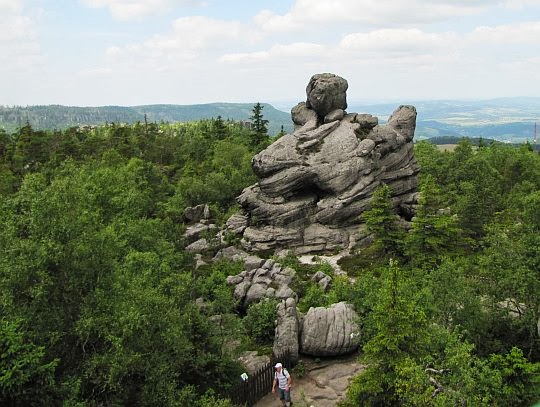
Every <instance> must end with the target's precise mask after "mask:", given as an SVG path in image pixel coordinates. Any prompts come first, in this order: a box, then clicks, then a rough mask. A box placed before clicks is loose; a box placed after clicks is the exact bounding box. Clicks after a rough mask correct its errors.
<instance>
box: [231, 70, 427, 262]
mask: <svg viewBox="0 0 540 407" xmlns="http://www.w3.org/2000/svg"><path fill="white" fill-rule="evenodd" d="M347 86H348V85H347V81H346V80H345V79H343V78H340V77H338V76H336V75H333V74H319V75H314V76H313V77H312V78H311V80H310V81H309V84H308V86H307V88H306V93H307V101H306V102H305V103H304V102H302V103H299V104H298V105H297V106H295V107H294V108H293V109H292V111H291V114H292V120H293V122H294V123H295V126H296V130H295V131H294V132H293V133H292V134H286V135H285V136H283V137H281V138H279V139H278V140H276V141H275V142H274V143H273V144H271V145H270V146H269V147H268V148H266V149H265V150H263V151H261V152H260V153H259V154H257V155H256V156H255V157H253V160H252V165H253V170H254V172H255V174H256V175H257V176H258V177H259V181H258V182H257V184H255V185H252V186H250V187H248V188H246V189H244V191H243V192H242V194H241V195H240V196H239V197H238V201H239V203H240V204H241V206H242V207H243V211H244V213H245V215H242V216H245V217H244V218H242V221H241V222H240V219H236V218H235V219H231V220H230V224H231V226H232V225H236V224H238V225H239V227H238V228H235V227H234V226H233V227H231V229H237V230H238V231H239V232H238V233H242V232H240V230H243V234H242V236H243V239H242V245H243V246H244V248H245V249H246V250H249V251H255V252H257V251H277V250H279V249H283V248H286V249H290V250H293V251H294V252H295V253H297V254H298V253H307V252H332V251H335V250H339V249H350V248H353V247H354V246H355V245H357V244H359V243H360V242H364V241H366V237H367V235H366V233H365V227H364V225H363V223H362V217H361V215H362V213H363V212H364V211H365V210H367V209H368V208H369V205H370V200H371V196H372V194H373V192H374V191H375V190H376V189H377V187H379V186H380V185H381V184H387V185H389V186H390V188H391V191H392V201H393V203H394V207H395V210H396V213H398V214H399V215H400V216H401V217H402V218H403V219H405V220H410V218H411V217H412V216H413V214H414V207H415V205H416V200H417V188H418V180H417V174H418V171H419V166H418V164H417V163H416V160H415V158H414V154H413V142H412V140H413V136H414V130H415V127H416V109H415V108H414V107H412V106H400V107H398V108H397V109H396V110H395V111H394V112H393V113H392V115H391V116H390V118H389V120H388V124H386V125H379V124H378V119H377V117H374V116H372V115H369V114H364V113H362V114H358V113H347V112H345V109H346V108H347V102H346V90H347ZM240 225H241V226H240ZM244 226H245V228H244Z"/></svg>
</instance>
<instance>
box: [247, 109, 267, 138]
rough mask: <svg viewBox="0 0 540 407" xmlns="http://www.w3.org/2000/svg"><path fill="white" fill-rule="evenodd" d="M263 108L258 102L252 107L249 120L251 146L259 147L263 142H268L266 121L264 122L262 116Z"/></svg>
mask: <svg viewBox="0 0 540 407" xmlns="http://www.w3.org/2000/svg"><path fill="white" fill-rule="evenodd" d="M263 108H264V106H263V105H261V104H260V103H259V102H257V103H256V104H255V106H253V110H252V113H253V114H252V115H251V116H250V118H249V119H250V120H251V130H252V133H253V144H254V145H261V144H262V143H264V142H265V141H268V120H266V119H265V118H264V116H263V114H262V110H263Z"/></svg>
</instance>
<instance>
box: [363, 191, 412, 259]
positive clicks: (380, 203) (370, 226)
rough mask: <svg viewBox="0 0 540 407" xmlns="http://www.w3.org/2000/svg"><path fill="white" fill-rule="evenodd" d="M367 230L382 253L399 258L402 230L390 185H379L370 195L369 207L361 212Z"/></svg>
mask: <svg viewBox="0 0 540 407" xmlns="http://www.w3.org/2000/svg"><path fill="white" fill-rule="evenodd" d="M362 218H363V219H364V222H365V223H366V227H367V230H368V231H369V232H370V233H372V234H373V238H374V240H373V245H374V246H375V248H376V249H377V250H378V251H379V252H380V253H382V254H384V255H387V256H390V257H393V258H399V257H401V253H402V249H401V246H402V240H403V230H402V228H401V226H400V225H399V223H398V216H397V215H396V213H395V211H394V206H393V204H392V200H391V191H390V187H389V186H388V185H386V184H383V185H381V186H380V187H379V188H377V189H376V190H375V192H374V193H373V196H372V197H371V202H370V209H369V210H367V211H365V212H364V213H363V214H362Z"/></svg>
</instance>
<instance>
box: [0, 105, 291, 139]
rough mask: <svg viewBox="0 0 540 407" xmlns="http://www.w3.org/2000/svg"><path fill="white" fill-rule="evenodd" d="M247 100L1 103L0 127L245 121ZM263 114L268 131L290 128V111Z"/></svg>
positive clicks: (248, 109)
mask: <svg viewBox="0 0 540 407" xmlns="http://www.w3.org/2000/svg"><path fill="white" fill-rule="evenodd" d="M253 105H254V103H253V104H250V103H208V104H200V105H142V106H97V107H77V106H62V105H46V106H26V107H23V106H13V107H7V106H0V128H4V129H5V130H6V131H8V132H12V131H14V130H16V129H17V128H19V127H21V126H23V125H24V124H26V123H27V122H28V123H30V125H32V127H33V128H34V129H39V130H52V129H58V130H61V129H66V128H69V127H73V126H79V125H99V124H104V123H129V124H131V123H136V122H143V121H144V116H145V115H146V118H147V120H148V121H150V122H158V123H160V122H187V121H194V120H200V119H210V118H217V117H218V116H221V117H222V118H223V119H224V120H226V119H232V120H248V119H249V117H250V116H251V115H252V109H253ZM262 105H263V106H264V108H263V111H262V113H263V115H264V118H265V119H266V120H268V122H269V123H268V124H269V125H268V130H269V133H270V134H276V133H278V132H279V130H280V128H281V125H283V126H284V128H285V130H286V131H291V130H292V122H291V118H290V114H289V113H285V112H282V111H281V110H277V109H275V108H274V107H273V106H272V105H270V104H262Z"/></svg>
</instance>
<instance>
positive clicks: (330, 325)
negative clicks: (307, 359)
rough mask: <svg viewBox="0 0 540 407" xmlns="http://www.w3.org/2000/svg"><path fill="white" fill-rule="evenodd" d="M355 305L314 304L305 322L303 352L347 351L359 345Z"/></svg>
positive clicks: (308, 353) (313, 353)
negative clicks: (320, 305) (324, 306)
mask: <svg viewBox="0 0 540 407" xmlns="http://www.w3.org/2000/svg"><path fill="white" fill-rule="evenodd" d="M357 318H358V316H357V314H356V312H355V311H354V309H353V307H352V305H350V304H347V303H344V302H339V303H337V304H333V305H332V306H331V307H330V308H323V307H317V308H310V309H309V311H308V312H307V314H306V316H305V317H304V319H303V322H302V329H301V334H300V352H301V353H304V354H307V355H313V356H336V355H344V354H347V353H350V352H353V351H355V350H356V349H358V341H357V340H356V339H357V336H358V333H359V327H358V323H357Z"/></svg>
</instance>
